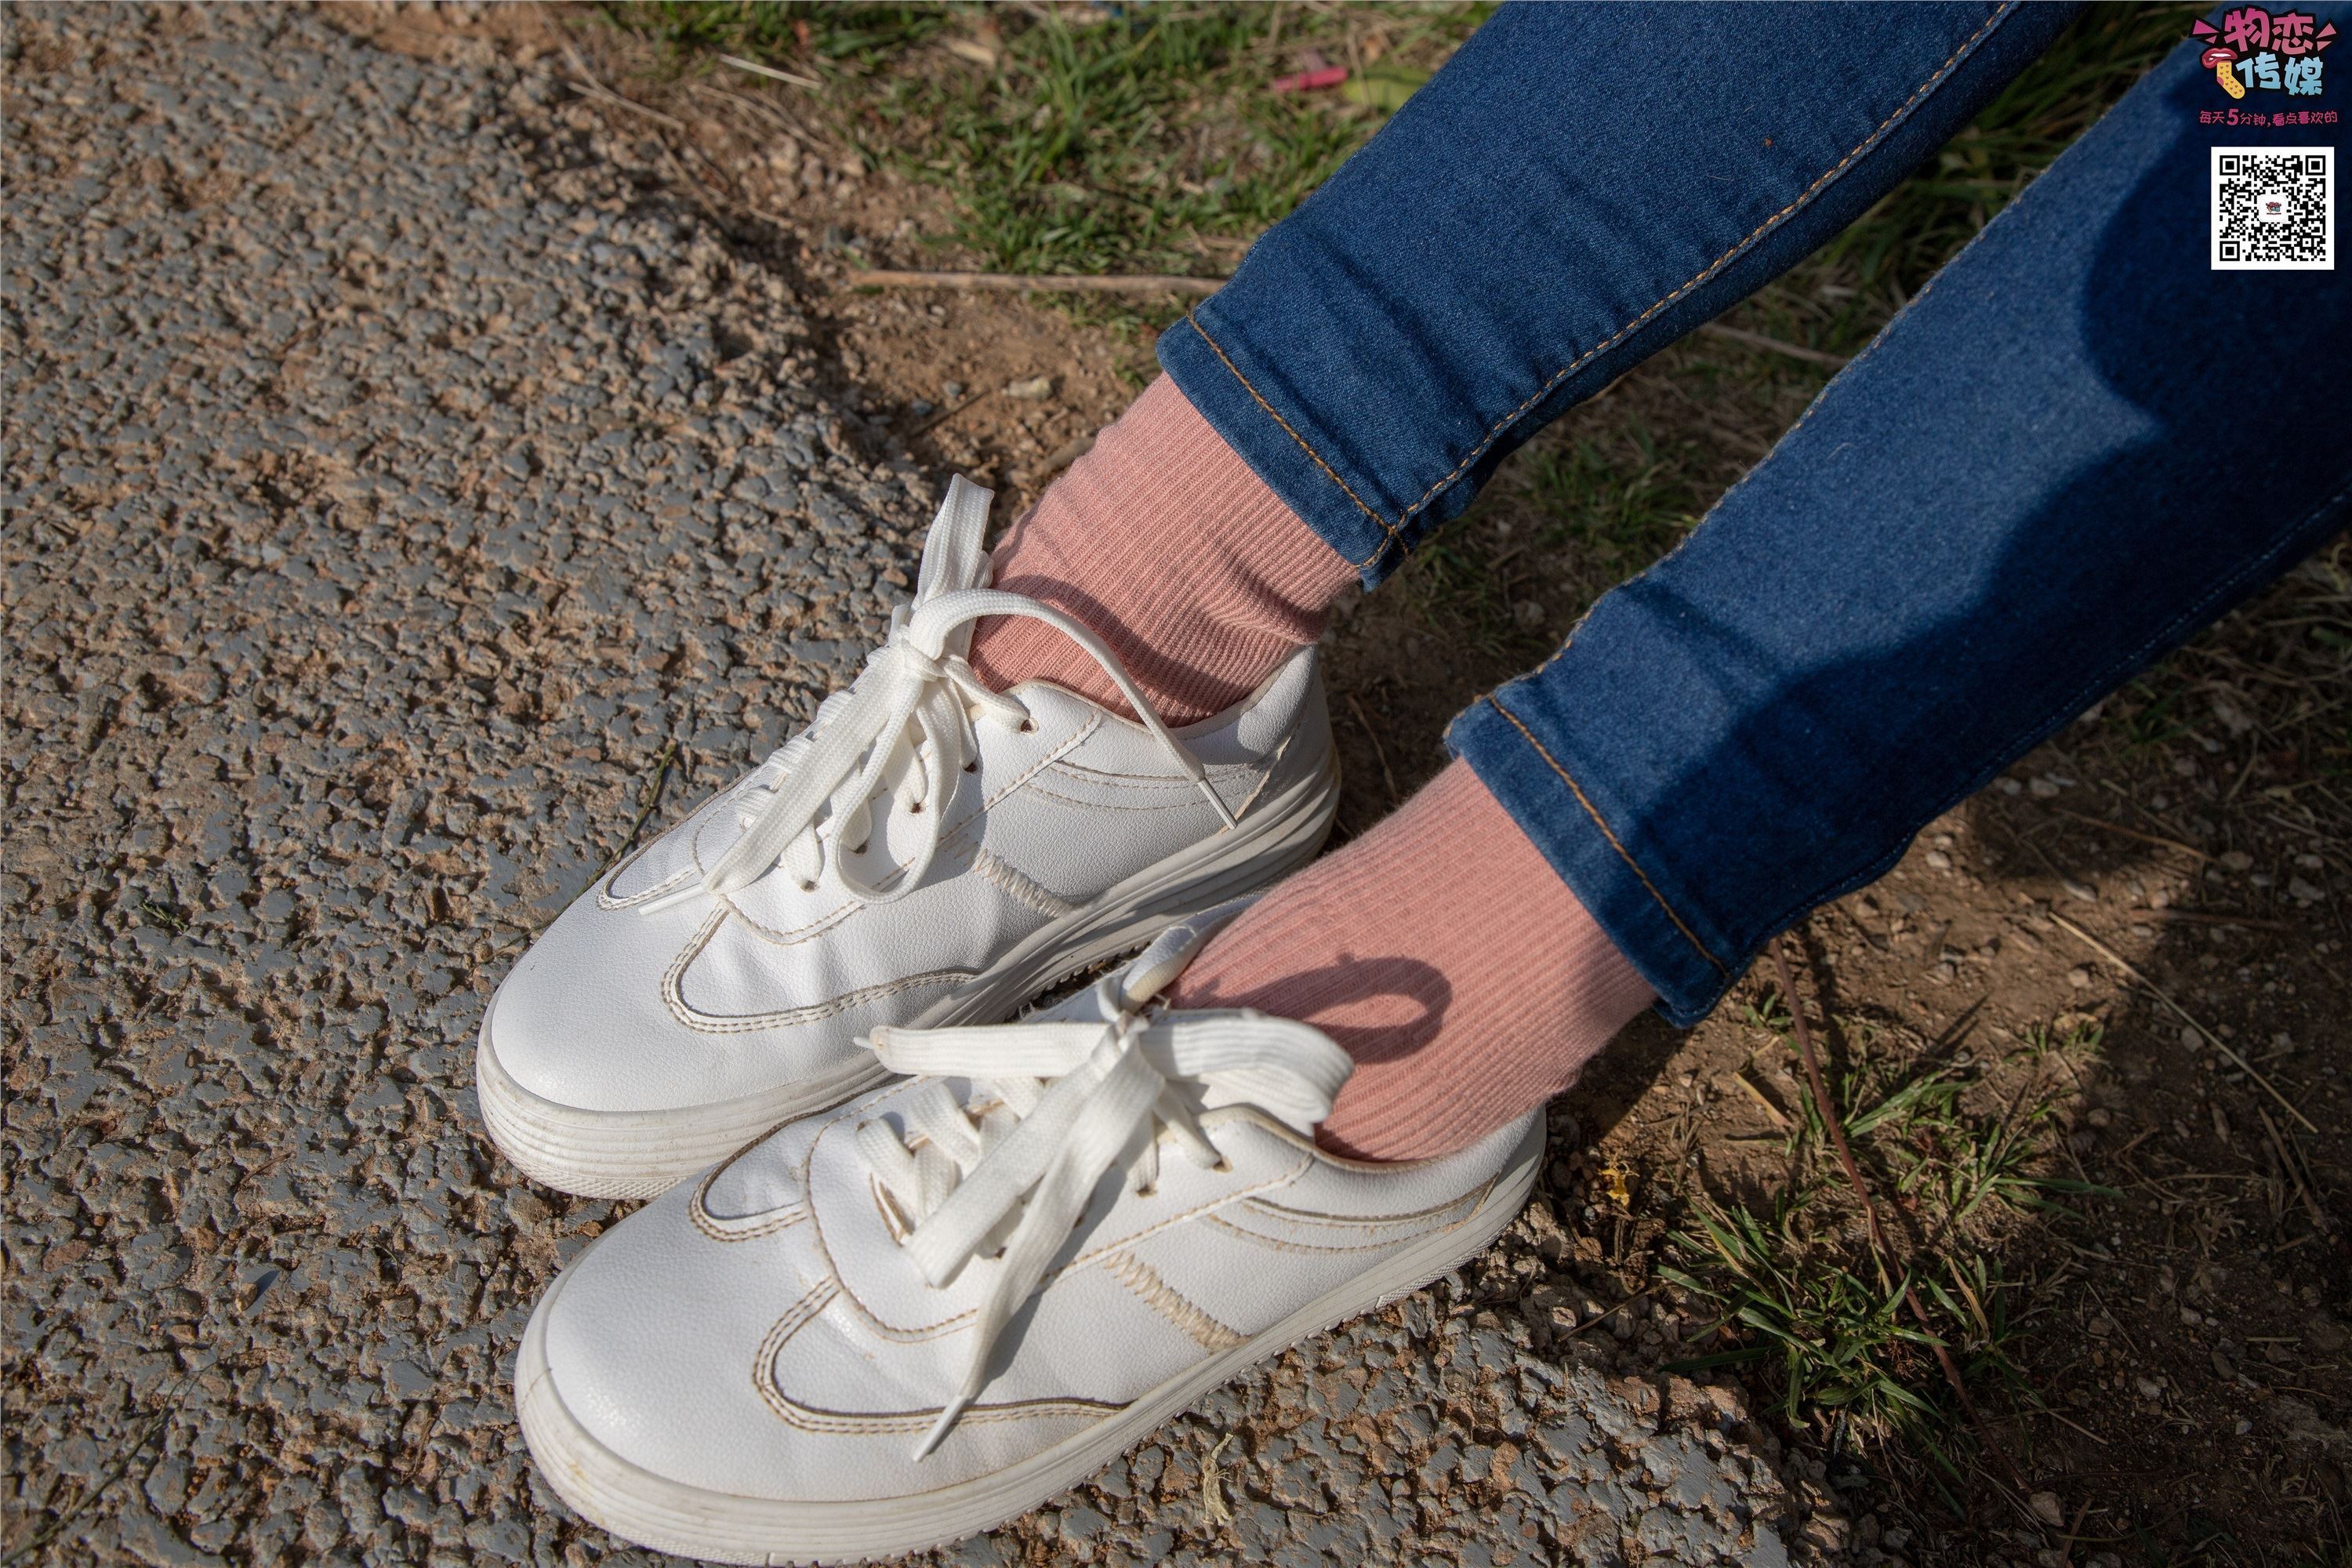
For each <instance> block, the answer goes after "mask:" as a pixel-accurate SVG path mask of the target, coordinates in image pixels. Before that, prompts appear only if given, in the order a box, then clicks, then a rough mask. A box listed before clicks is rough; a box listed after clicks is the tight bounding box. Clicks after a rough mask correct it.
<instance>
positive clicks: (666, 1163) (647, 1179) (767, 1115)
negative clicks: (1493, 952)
mask: <svg viewBox="0 0 2352 1568" xmlns="http://www.w3.org/2000/svg"><path fill="white" fill-rule="evenodd" d="M1338 811H1339V762H1338V759H1337V758H1336V757H1326V758H1325V759H1324V763H1323V766H1322V767H1321V768H1320V769H1319V770H1318V771H1317V772H1316V773H1314V774H1312V775H1311V776H1309V777H1307V778H1306V779H1304V780H1301V781H1299V782H1298V783H1297V784H1292V785H1291V786H1290V788H1289V789H1288V791H1286V793H1285V794H1284V795H1279V796H1277V797H1276V798H1275V799H1274V800H1272V801H1269V802H1266V803H1265V804H1264V805H1262V806H1261V807H1260V808H1259V809H1258V810H1256V811H1255V812H1252V813H1251V814H1249V816H1247V817H1245V818H1244V821H1243V824H1242V826H1241V827H1240V828H1238V829H1236V830H1234V832H1232V833H1219V834H1217V835H1216V836H1215V837H1211V838H1205V839H1202V841H1201V842H1199V843H1197V844H1194V845H1192V846H1191V847H1188V848H1186V849H1184V850H1182V851H1181V852H1179V853H1178V854H1175V855H1171V856H1170V857H1169V858H1167V859H1165V860H1162V861H1160V862H1159V863H1158V864H1157V865H1154V866H1151V867H1149V868H1145V869H1144V870H1142V871H1139V872H1138V873H1136V874H1135V875H1134V876H1132V877H1129V878H1128V879H1126V880H1125V881H1124V882H1121V883H1119V884H1118V886H1117V887H1114V888H1112V889H1110V890H1109V891H1108V892H1106V893H1105V894H1104V895H1103V896H1102V897H1101V898H1099V899H1097V900H1095V901H1094V902H1093V903H1092V904H1089V905H1088V906H1087V908H1085V909H1083V910H1079V911H1077V912H1076V913H1075V914H1070V915H1065V916H1063V917H1062V918H1061V919H1059V920H1057V921H1054V922H1053V923H1051V924H1049V925H1047V926H1045V928H1044V929H1043V930H1041V931H1034V932H1033V933H1031V935H1030V936H1029V937H1027V938H1026V939H1025V940H1024V941H1023V942H1021V943H1020V944H1019V945H1017V946H1015V947H1014V948H1013V950H1012V951H1011V952H1008V953H1006V954H1005V955H1004V956H1003V957H1002V958H1000V959H998V960H997V961H996V962H995V963H992V964H991V965H990V966H989V967H988V968H986V969H985V970H982V972H981V973H979V974H977V975H975V976H973V977H972V978H971V980H969V981H966V982H965V983H964V984H962V985H961V986H959V987H958V988H957V989H956V990H955V991H954V992H953V993H952V994H949V995H947V996H944V997H942V998H940V1000H939V1001H938V1002H936V1003H934V1004H933V1005H931V1006H930V1007H929V1008H927V1009H925V1011H924V1013H923V1014H922V1015H921V1016H918V1017H915V1018H912V1019H909V1020H908V1023H909V1024H910V1025H911V1026H914V1027H918V1028H940V1027H945V1026H950V1025H960V1024H996V1023H1002V1022H1003V1021H1004V1020H1005V1019H1007V1018H1009V1017H1011V1016H1013V1015H1014V1014H1015V1013H1017V1012H1019V1011H1020V1009H1021V1008H1022V1006H1023V1005H1025V1004H1026V1003H1028V1002H1029V1001H1030V1000H1031V999H1032V998H1034V997H1035V996H1037V995H1039V994H1042V993H1044V992H1045V991H1049V990H1051V989H1052V988H1053V987H1054V986H1055V985H1057V984H1061V983H1062V982H1063V981H1064V980H1066V979H1068V978H1069V977H1070V976H1071V975H1073V974H1076V973H1081V972H1083V971H1085V970H1087V969H1090V968H1092V967H1093V966H1094V965H1096V964H1097V963H1102V962H1103V961H1104V960H1106V959H1109V958H1115V957H1117V956H1118V955H1119V954H1120V953H1123V952H1131V951H1133V950H1134V949H1136V948H1139V947H1140V946H1142V945H1143V944H1144V943H1146V942H1150V940H1151V939H1152V938H1153V937H1155V936H1158V935H1159V934H1160V932H1161V931H1164V930H1166V929H1167V928H1168V927H1169V926H1171V925H1173V924H1175V923H1176V922H1177V921H1182V920H1187V919H1189V918H1191V917H1192V916H1193V915H1196V914H1199V913H1200V912H1202V910H1211V909H1214V908H1215V907H1216V906H1217V905H1219V904H1222V903H1223V902H1225V901H1226V900H1230V899H1234V898H1238V897H1240V896H1241V895H1243V894H1244V893H1250V892H1255V891H1256V890H1258V889H1263V888H1266V887H1270V886H1272V885H1273V884H1274V883H1275V882H1276V881H1279V880H1280V879H1282V878H1283V877H1285V876H1286V875H1288V874H1289V873H1290V872H1291V871H1292V870H1294V869H1296V868H1297V867H1299V866H1301V865H1304V864H1305V863H1306V862H1307V861H1308V860H1310V859H1312V858H1314V857H1315V853H1316V851H1317V850H1318V849H1319V848H1321V847H1322V844H1323V839H1324V837H1325V836H1326V835H1327V834H1328V833H1329V832H1330V830H1331V819H1332V817H1333V816H1335V815H1336V814H1337V813H1338ZM497 1014H498V999H497V997H496V996H495V995H494V996H492V998H491V999H490V1005H489V1007H488V1008H487V1009H486V1010H485V1011H484V1013H483V1016H482V1029H481V1037H480V1041H479V1044H478V1046H477V1047H476V1048H475V1052H474V1088H475V1092H476V1095H477V1096H478V1099H479V1100H480V1101H481V1106H482V1123H483V1125H484V1126H485V1127H487V1128H488V1131H489V1134H490V1142H493V1143H495V1144H497V1145H498V1148H499V1152H500V1153H502V1154H504V1155H505V1156H506V1157H507V1158H508V1159H509V1161H511V1162H512V1163H514V1165H515V1167H516V1168H517V1169H518V1170H520V1171H521V1172H522V1173H523V1174H524V1175H526V1176H529V1177H530V1179H531V1180H532V1181H534V1182H537V1183H539V1184H541V1185H543V1186H550V1187H554V1188H556V1189H558V1190H560V1191H562V1192H567V1193H576V1194H580V1195H581V1196H583V1197H592V1198H649V1197H653V1196H655V1195H656V1194H660V1193H664V1192H667V1191H668V1190H669V1188H670V1187H672V1186H673V1185H675V1184H677V1183H678V1182H680V1181H683V1180H684V1179H686V1178H687V1177H688V1176H691V1175H693V1174H694V1173H697V1172H698V1171H700V1170H702V1169H703V1168H705V1167H706V1166H708V1165H710V1164H712V1163H715V1162H717V1161H719V1160H722V1159H725V1158H726V1157H727V1156H728V1155H730V1154H731V1153H733V1152H736V1151H737V1150H738V1149H740V1148H742V1147H743V1145H744V1144H746V1143H749V1142H751V1141H752V1140H753V1139H755V1138H758V1137H760V1136H761V1135H762V1134H763V1133H766V1132H767V1131H770V1130H772V1129H773V1128H776V1127H780V1126H782V1124H783V1123H785V1122H787V1121H793V1120H794V1119H795V1118H798V1117H802V1116H806V1115H810V1114H812V1113H814V1112H816V1111H820V1110H831V1109H832V1108H833V1107H835V1106H836V1105H839V1104H841V1103H842V1102H843V1101H845V1100H851V1099H854V1098H856V1096H857V1095H860V1094H863V1093H864V1092H865V1091H866V1089H871V1088H874V1087H875V1086H877V1085H878V1084H881V1083H883V1082H885V1081H887V1079H889V1078H890V1076H891V1075H890V1074H889V1073H888V1072H887V1070H885V1069H884V1068H882V1067H881V1066H880V1065H879V1064H878V1063H877V1062H876V1061H874V1059H873V1058H872V1057H871V1056H870V1055H869V1054H868V1053H866V1052H865V1051H862V1050H861V1051H858V1052H856V1056H855V1058H854V1059H852V1060H850V1061H848V1062H845V1063H844V1064H843V1066H842V1067H841V1068H840V1069H839V1070H838V1071H836V1072H834V1073H832V1074H829V1075H827V1076H825V1077H824V1078H821V1079H799V1080H797V1081H795V1082H793V1083H789V1084H782V1085H779V1086H778V1087H776V1088H774V1089H765V1090H762V1091H761V1092H760V1093H758V1094H753V1095H746V1096H743V1097H742V1098H740V1099H737V1100H722V1101H719V1102H718V1103H716V1104H711V1105H689V1106H681V1107H678V1108H677V1109H674V1110H625V1111H614V1110H582V1109H580V1108H578V1107H576V1106H570V1105H562V1104H559V1103H557V1102H556V1101H554V1100H548V1099H546V1098H544V1097H543V1096H541V1095H538V1094H534V1093H532V1092H531V1091H530V1089H525V1088H524V1087H523V1086H522V1085H521V1084H520V1083H518V1082H516V1081H515V1079H514V1078H513V1077H512V1075H510V1074H509V1073H508V1071H507V1070H506V1068H504V1067H502V1066H500V1065H499V1057H498V1051H497V1048H496V1047H495V1045H494V1044H493V1037H492V1025H493V1022H494V1021H495V1019H496V1017H497Z"/></svg>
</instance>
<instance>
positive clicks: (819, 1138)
mask: <svg viewBox="0 0 2352 1568" xmlns="http://www.w3.org/2000/svg"><path fill="white" fill-rule="evenodd" d="M904 1087H905V1085H904V1084H903V1083H900V1084H891V1085H887V1086H886V1087H885V1088H884V1089H882V1090H881V1091H879V1093H878V1094H877V1096H876V1097H874V1098H873V1099H871V1100H867V1101H866V1102H865V1103H866V1104H869V1105H874V1106H877V1107H878V1106H879V1105H880V1103H881V1101H882V1099H883V1098H884V1097H887V1095H890V1094H894V1093H896V1092H898V1090H899V1089H903V1088H904ZM844 1109H846V1108H844ZM845 1120H846V1119H845V1117H844V1116H843V1115H842V1114H841V1113H840V1112H838V1111H836V1112H835V1113H834V1119H833V1120H832V1121H828V1122H827V1123H826V1124H825V1126H824V1128H823V1129H822V1130H821V1131H819V1132H818V1133H817V1135H816V1136H815V1137H814V1138H813V1139H811V1140H810V1141H809V1146H808V1152H807V1153H805V1154H803V1155H802V1156H801V1163H800V1171H799V1177H800V1184H801V1190H802V1191H803V1192H809V1193H813V1192H814V1191H815V1188H814V1187H812V1186H811V1185H810V1184H809V1172H810V1170H811V1169H812V1168H813V1167H814V1164H815V1162H816V1152H817V1150H818V1149H819V1148H820V1147H822V1146H823V1145H824V1140H825V1137H826V1135H827V1134H828V1133H830V1132H832V1131H834V1130H835V1128H837V1127H839V1126H841V1125H842V1124H843V1122H844V1121H845ZM1314 1159H1315V1153H1314V1151H1313V1148H1312V1146H1311V1145H1309V1146H1307V1149H1306V1150H1305V1152H1302V1154H1301V1156H1300V1158H1299V1160H1298V1163H1297V1164H1294V1165H1292V1166H1290V1167H1288V1168H1287V1169H1286V1170H1283V1171H1280V1172H1277V1173H1275V1174H1274V1175H1272V1176H1269V1177H1267V1178H1266V1179H1265V1181H1263V1182H1260V1183H1258V1184H1255V1186H1249V1187H1244V1188H1243V1189H1242V1190H1241V1191H1239V1192H1235V1193H1227V1194H1223V1196H1220V1197H1217V1198H1213V1199H1212V1200H1210V1201H1209V1202H1207V1203H1203V1204H1196V1205H1193V1206H1192V1207H1191V1208H1189V1209H1186V1210H1184V1211H1183V1212H1182V1213H1181V1214H1172V1215H1168V1216H1166V1217H1165V1218H1163V1219H1160V1220H1157V1221H1154V1222H1153V1223H1152V1224H1150V1225H1149V1226H1145V1227H1144V1228H1143V1229H1141V1230H1139V1231H1135V1232H1132V1233H1130V1234H1129V1235H1126V1236H1120V1237H1113V1238H1111V1239H1109V1240H1108V1241H1105V1242H1103V1243H1102V1244H1100V1245H1099V1246H1097V1247H1093V1248H1091V1249H1089V1250H1087V1251H1085V1252H1082V1253H1079V1254H1078V1255H1077V1256H1076V1257H1075V1258H1071V1259H1070V1260H1069V1261H1068V1262H1066V1263H1065V1264H1063V1265H1062V1267H1060V1268H1056V1269H1054V1270H1053V1271H1052V1272H1050V1273H1048V1274H1046V1275H1045V1276H1044V1277H1042V1278H1041V1279H1039V1280H1038V1281H1037V1290H1038V1291H1040V1292H1042V1291H1044V1290H1045V1289H1046V1288H1047V1287H1049V1286H1051V1285H1052V1284H1053V1283H1054V1282H1055V1280H1057V1279H1061V1278H1062V1277H1063V1276H1064V1275H1066V1274H1067V1273H1069V1272H1071V1271H1072V1270H1073V1269H1076V1268H1085V1267H1087V1265H1089V1264H1092V1263H1094V1262H1096V1261H1097V1259H1099V1258H1102V1257H1103V1255H1104V1254H1106V1253H1108V1252H1114V1251H1117V1250H1118V1249H1120V1248H1122V1247H1133V1246H1135V1245H1136V1244H1137V1243H1139V1242H1140V1241H1143V1240H1145V1239H1146V1238H1148V1237H1154V1236H1158V1235H1159V1234H1160V1232H1161V1231H1164V1230H1167V1229H1169V1228H1170V1227H1171V1226H1178V1225H1181V1224H1184V1223H1185V1222H1186V1221H1188V1220H1192V1219H1195V1218H1198V1217H1201V1216H1202V1215H1209V1216H1210V1217H1212V1218H1213V1217H1214V1216H1213V1215H1212V1214H1211V1211H1212V1210H1214V1209H1216V1208H1218V1207H1221V1206H1222V1205H1225V1204H1229V1203H1232V1202H1234V1201H1235V1200H1237V1199H1241V1198H1246V1197H1249V1196H1251V1195H1253V1194H1257V1193H1265V1192H1272V1191H1273V1190H1274V1189H1275V1188H1276V1187H1281V1186H1286V1185H1288V1184H1290V1183H1292V1182H1295V1181H1297V1179H1298V1176H1299V1173H1301V1172H1303V1171H1305V1170H1306V1169H1307V1166H1308V1165H1309V1164H1311V1163H1313V1162H1314ZM809 1226H810V1228H811V1229H812V1230H814V1232H815V1235H816V1247H817V1251H818V1252H819V1253H820V1254H821V1255H823V1257H824V1265H825V1268H826V1269H827V1270H828V1271H829V1272H830V1273H831V1274H832V1275H833V1277H834V1279H835V1281H836V1282H838V1281H839V1280H840V1279H841V1268H840V1266H839V1265H838V1264H836V1263H835V1261H834V1258H833V1247H832V1245H831V1244H830V1243H828V1242H827V1241H826V1240H825V1238H824V1215H821V1214H819V1213H818V1212H817V1208H816V1205H814V1203H812V1204H811V1205H809ZM841 1299H842V1300H844V1301H845V1302H847V1303H848V1305H849V1310H851V1311H853V1312H856V1314H857V1315H858V1317H859V1318H861V1319H863V1320H864V1321H866V1323H867V1324H868V1325H869V1326H870V1327H872V1328H873V1329H874V1330H875V1331H877V1333H880V1334H882V1335H884V1336H885V1337H887V1338H891V1339H901V1340H908V1341H913V1340H927V1339H934V1338H937V1337H938V1336H939V1335H940V1334H942V1333H945V1332H949V1331H952V1330H953V1329H954V1328H955V1326H956V1325H957V1324H959V1323H961V1322H963V1321H966V1320H967V1319H969V1318H971V1317H973V1316H975V1315H976V1314H977V1313H978V1312H979V1310H980V1309H979V1308H978V1307H967V1308H965V1309H964V1310H962V1311H961V1312H957V1313H954V1314H952V1315H951V1316H949V1317H945V1318H941V1319H940V1320H939V1321H936V1322H932V1323H929V1324H925V1325H922V1326H919V1327H916V1328H901V1327H899V1326H898V1325H897V1324H895V1323H891V1322H887V1321H884V1320H883V1319H882V1318H881V1317H879V1316H877V1314H876V1312H875V1311H874V1310H873V1309H872V1308H870V1307H868V1306H867V1305H866V1303H865V1302H864V1301H863V1300H859V1298H858V1295H857V1292H856V1291H855V1290H852V1289H849V1287H848V1286H847V1285H846V1284H842V1285H841Z"/></svg>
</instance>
